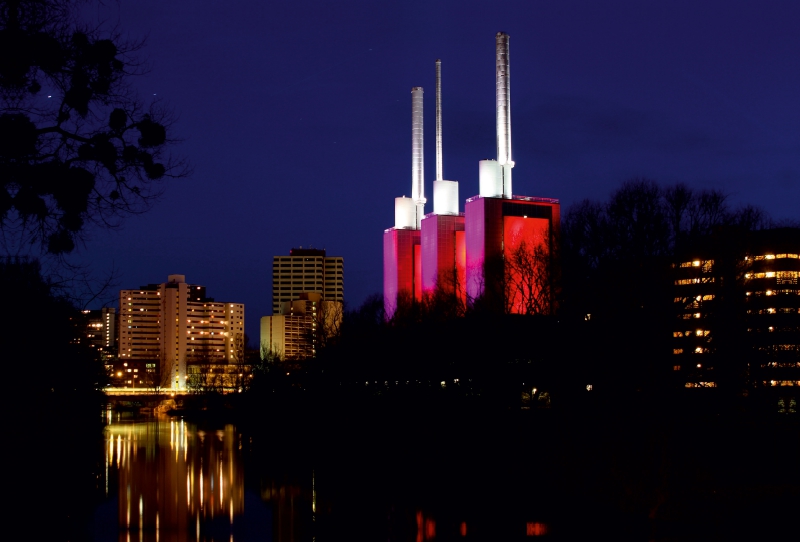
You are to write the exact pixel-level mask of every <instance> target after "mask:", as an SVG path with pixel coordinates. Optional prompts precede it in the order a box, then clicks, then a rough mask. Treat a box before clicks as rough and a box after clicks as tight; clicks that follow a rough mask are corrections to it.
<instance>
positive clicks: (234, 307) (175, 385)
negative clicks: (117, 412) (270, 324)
mask: <svg viewBox="0 0 800 542" xmlns="http://www.w3.org/2000/svg"><path fill="white" fill-rule="evenodd" d="M119 320H120V326H119V327H120V333H119V363H118V367H117V368H115V370H116V371H117V372H119V371H122V372H127V370H128V369H131V371H133V370H134V369H137V373H139V372H141V369H140V368H139V367H138V366H137V367H133V365H134V364H137V365H139V364H141V363H143V362H144V363H145V364H146V366H147V363H150V364H151V365H152V367H150V368H154V367H157V368H158V370H157V371H155V372H156V373H157V374H156V375H151V377H150V379H153V378H156V379H158V380H160V381H159V382H158V386H159V387H165V388H171V389H175V390H184V389H186V380H187V376H186V375H187V365H190V364H203V363H237V362H240V361H241V358H242V356H243V351H244V305H243V304H242V303H228V302H219V301H215V300H214V299H213V298H210V297H207V296H206V289H205V286H199V285H196V284H187V283H186V277H185V276H184V275H169V277H168V280H167V282H165V283H162V284H149V285H147V286H142V287H141V288H138V289H135V290H122V291H120V313H119ZM125 363H128V364H129V365H127V366H126V365H125ZM139 380H142V382H141V383H142V384H148V382H147V381H145V380H144V379H141V378H139V379H136V378H135V375H134V376H133V377H132V378H131V381H132V382H131V384H138V383H140V382H139ZM149 384H153V385H155V383H154V382H153V383H149Z"/></svg>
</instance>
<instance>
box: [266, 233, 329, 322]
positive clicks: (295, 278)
mask: <svg viewBox="0 0 800 542" xmlns="http://www.w3.org/2000/svg"><path fill="white" fill-rule="evenodd" d="M301 292H308V293H317V294H320V295H321V296H322V300H323V301H336V302H339V303H344V259H343V258H342V257H341V256H326V253H325V250H322V249H316V248H303V247H300V248H293V249H291V250H290V251H289V255H288V256H275V257H274V258H272V314H280V308H281V305H282V304H283V303H285V302H286V301H293V300H295V299H299V298H300V293H301Z"/></svg>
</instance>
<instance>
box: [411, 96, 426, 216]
mask: <svg viewBox="0 0 800 542" xmlns="http://www.w3.org/2000/svg"><path fill="white" fill-rule="evenodd" d="M423 143H424V138H423V126H422V87H414V88H412V89H411V199H413V200H414V204H415V205H416V208H417V209H416V229H420V228H421V227H422V217H423V216H425V201H426V200H425V172H424V169H425V155H424V151H423Z"/></svg>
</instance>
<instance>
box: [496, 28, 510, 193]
mask: <svg viewBox="0 0 800 542" xmlns="http://www.w3.org/2000/svg"><path fill="white" fill-rule="evenodd" d="M509 39H510V36H509V35H508V34H506V33H505V32H498V33H497V36H495V46H496V68H497V71H496V79H495V91H496V93H495V96H496V104H497V163H498V164H499V165H500V166H501V174H502V182H503V197H505V198H510V197H511V168H513V167H514V161H513V160H512V159H511V70H510V65H509V59H508V43H509Z"/></svg>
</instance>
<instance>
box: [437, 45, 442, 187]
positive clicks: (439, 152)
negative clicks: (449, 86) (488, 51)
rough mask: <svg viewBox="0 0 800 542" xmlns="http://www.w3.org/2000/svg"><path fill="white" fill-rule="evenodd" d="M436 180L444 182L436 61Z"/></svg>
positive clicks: (439, 65)
mask: <svg viewBox="0 0 800 542" xmlns="http://www.w3.org/2000/svg"><path fill="white" fill-rule="evenodd" d="M436 180H437V181H441V180H444V166H443V164H442V61H441V60H439V59H437V60H436Z"/></svg>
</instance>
